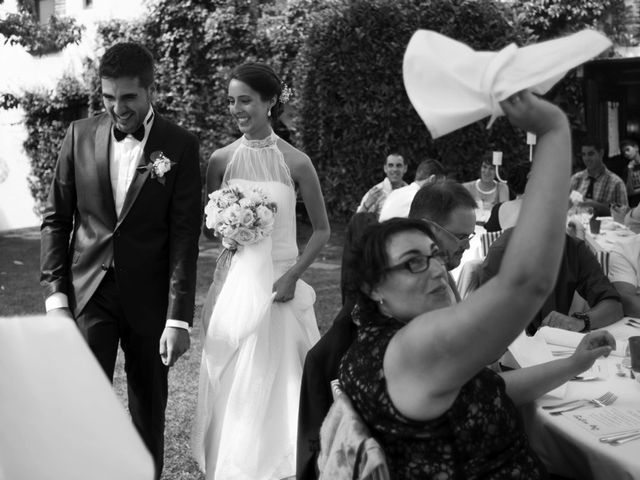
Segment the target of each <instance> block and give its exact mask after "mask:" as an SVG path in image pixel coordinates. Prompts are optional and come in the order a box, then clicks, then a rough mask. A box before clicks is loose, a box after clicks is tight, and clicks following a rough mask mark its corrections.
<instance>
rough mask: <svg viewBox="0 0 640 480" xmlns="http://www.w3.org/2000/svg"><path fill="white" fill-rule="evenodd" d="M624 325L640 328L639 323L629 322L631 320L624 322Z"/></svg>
mask: <svg viewBox="0 0 640 480" xmlns="http://www.w3.org/2000/svg"><path fill="white" fill-rule="evenodd" d="M625 325H628V326H630V327H634V328H640V325H636V324H635V323H631V322H625Z"/></svg>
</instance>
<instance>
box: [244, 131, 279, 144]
mask: <svg viewBox="0 0 640 480" xmlns="http://www.w3.org/2000/svg"><path fill="white" fill-rule="evenodd" d="M277 141H278V136H277V135H276V133H275V132H274V131H273V130H272V131H271V133H270V134H269V136H268V137H265V138H261V139H260V140H249V139H248V138H247V137H246V136H245V135H243V136H242V144H243V145H245V146H247V147H249V148H266V147H272V146H273V145H275V144H276V142H277Z"/></svg>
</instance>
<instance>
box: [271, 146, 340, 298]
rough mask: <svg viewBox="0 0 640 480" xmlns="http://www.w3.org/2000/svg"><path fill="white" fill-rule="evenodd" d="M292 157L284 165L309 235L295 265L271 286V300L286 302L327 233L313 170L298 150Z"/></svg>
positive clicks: (320, 191) (318, 186)
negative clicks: (308, 224) (300, 202)
mask: <svg viewBox="0 0 640 480" xmlns="http://www.w3.org/2000/svg"><path fill="white" fill-rule="evenodd" d="M293 154H294V155H295V158H294V159H292V161H290V162H288V165H289V168H290V170H291V176H292V178H293V180H294V182H296V184H297V185H298V187H299V189H300V194H301V195H302V200H303V201H304V206H305V207H306V209H307V214H308V215H309V220H311V226H312V227H313V233H312V234H311V237H310V238H309V241H308V242H307V245H306V247H305V249H304V251H303V252H302V254H301V255H300V256H299V257H298V261H297V262H296V263H295V265H293V266H292V267H291V268H290V269H289V270H287V271H286V272H285V273H284V274H283V275H282V276H281V277H280V278H279V279H278V280H276V282H275V283H274V285H273V290H274V291H275V292H276V298H275V300H276V301H277V302H286V301H288V300H291V299H292V298H293V295H294V293H295V285H296V281H297V280H298V278H300V276H301V275H302V274H303V273H304V271H305V270H306V269H307V268H309V265H311V263H313V261H314V260H315V258H316V257H317V256H318V254H319V253H320V250H322V247H324V245H325V243H327V241H328V240H329V236H330V234H331V229H330V227H329V219H328V218H327V210H326V209H325V206H324V198H323V196H322V190H321V189H320V181H319V180H318V175H317V173H316V169H315V168H314V167H313V164H312V163H311V160H310V159H309V157H308V156H307V155H305V154H303V153H302V152H300V151H298V150H294V152H293Z"/></svg>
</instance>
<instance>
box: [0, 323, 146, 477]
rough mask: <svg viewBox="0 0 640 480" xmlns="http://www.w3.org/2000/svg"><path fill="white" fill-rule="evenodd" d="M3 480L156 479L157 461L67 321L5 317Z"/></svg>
mask: <svg viewBox="0 0 640 480" xmlns="http://www.w3.org/2000/svg"><path fill="white" fill-rule="evenodd" d="M0 378H1V379H2V388H0V425H2V428H0V478H3V479H5V478H6V479H18V478H24V479H32V478H33V479H36V478H42V479H45V478H46V479H47V480H86V479H88V478H90V479H92V480H112V479H119V480H144V479H149V480H151V479H153V476H154V466H153V461H152V459H151V455H150V454H149V452H148V451H147V449H146V448H145V446H144V444H143V443H142V440H141V439H140V437H139V436H138V434H137V432H136V430H135V428H134V427H133V424H132V423H131V420H130V418H129V417H128V415H127V414H126V413H125V409H124V407H123V405H122V402H121V401H120V400H119V399H118V398H117V396H116V395H115V393H114V392H113V389H112V387H111V384H110V383H109V381H108V380H107V376H106V375H105V374H104V372H103V371H102V369H101V368H100V365H99V364H98V362H97V361H96V359H95V358H94V356H93V354H92V353H91V351H90V350H89V347H87V345H86V343H85V342H84V340H83V339H82V337H81V336H80V333H79V332H78V328H77V327H76V325H75V324H74V323H73V322H72V321H71V320H68V319H66V318H53V317H52V318H50V317H21V318H0Z"/></svg>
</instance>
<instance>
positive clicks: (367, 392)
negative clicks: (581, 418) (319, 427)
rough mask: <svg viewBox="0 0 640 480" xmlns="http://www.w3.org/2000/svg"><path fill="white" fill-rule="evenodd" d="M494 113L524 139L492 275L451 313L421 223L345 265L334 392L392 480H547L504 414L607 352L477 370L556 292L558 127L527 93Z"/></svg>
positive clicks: (382, 239) (563, 171)
mask: <svg viewBox="0 0 640 480" xmlns="http://www.w3.org/2000/svg"><path fill="white" fill-rule="evenodd" d="M501 106H502V108H503V110H504V112H505V113H506V114H507V116H508V117H509V119H510V121H511V122H512V123H513V124H514V125H515V126H517V127H520V128H523V129H525V130H526V131H530V132H533V133H535V134H536V135H537V138H538V144H537V148H536V152H535V160H534V165H533V174H532V177H531V180H530V181H529V185H528V189H529V190H528V193H527V196H526V197H525V200H524V203H523V206H522V211H523V218H527V219H533V218H535V219H537V220H536V221H528V222H526V223H520V224H518V225H517V226H516V228H515V231H514V233H513V241H512V242H511V243H510V244H509V247H508V250H507V252H506V253H505V256H504V261H503V264H502V268H501V270H500V272H499V273H498V275H497V276H496V277H495V278H493V279H492V280H491V281H490V282H488V283H487V284H485V285H484V286H482V287H481V288H480V289H478V290H477V291H475V292H474V293H472V294H471V295H470V296H469V297H467V298H466V299H465V300H463V301H462V302H460V303H458V304H454V302H453V301H452V297H451V295H450V292H449V291H448V282H447V275H446V269H445V266H444V262H443V259H442V255H441V253H440V251H439V250H438V247H437V246H436V243H435V242H434V237H433V236H432V233H431V227H430V226H429V224H428V223H426V222H424V221H420V220H412V219H392V220H388V221H386V222H383V223H381V224H380V225H377V226H372V227H370V229H369V230H368V232H366V234H365V235H363V241H362V244H361V245H360V247H359V249H358V252H357V255H356V258H355V260H354V264H355V265H357V266H359V273H360V281H359V284H360V290H361V295H360V298H359V300H358V304H357V306H356V308H355V309H354V311H353V314H352V316H353V319H354V322H355V323H356V325H357V326H358V333H357V338H356V340H355V341H354V343H353V344H352V346H351V347H350V349H349V351H348V352H347V354H346V355H345V356H344V358H343V360H342V364H341V367H340V375H339V378H340V382H341V384H342V387H343V389H344V391H345V393H346V394H347V395H348V396H349V397H350V398H351V400H352V401H353V404H354V406H355V408H356V410H357V411H358V412H359V413H360V414H361V416H362V417H363V419H364V420H365V422H366V423H367V424H368V425H369V426H370V427H371V430H372V433H373V435H374V437H376V439H377V440H378V441H379V442H380V444H381V445H382V447H383V449H384V450H385V453H386V456H387V462H388V465H389V469H390V473H391V477H392V478H394V479H413V478H420V479H425V478H434V479H435V478H437V479H458V478H465V479H467V478H484V479H488V478H491V479H502V478H509V479H513V478H520V479H522V478H526V479H537V478H546V476H547V474H546V472H545V469H544V467H543V465H542V464H541V462H540V460H539V459H538V458H537V456H536V455H535V453H534V452H533V451H532V450H531V448H530V446H529V443H528V440H527V437H526V434H525V432H524V429H523V426H522V424H521V420H520V418H519V416H518V412H517V410H516V405H519V404H522V403H526V402H529V401H532V400H533V399H535V398H537V397H538V396H540V395H542V394H544V393H545V392H547V391H549V390H551V389H553V388H555V387H557V386H559V385H561V384H562V383H564V382H565V381H567V380H568V379H570V378H571V377H573V376H575V375H576V374H578V373H580V372H582V371H584V370H586V369H588V368H589V367H590V366H591V365H592V364H593V362H594V361H595V359H596V358H598V357H600V356H602V355H608V354H609V352H610V351H611V349H612V347H613V346H614V345H615V341H614V340H613V337H612V336H611V335H609V334H608V333H591V334H589V335H587V336H586V337H585V339H584V340H583V341H582V343H581V344H580V345H579V346H578V348H577V349H576V352H575V354H574V355H572V356H571V357H569V358H565V359H561V360H555V361H553V362H550V363H547V364H545V365H541V366H536V367H531V368H525V369H520V370H514V371H512V372H506V373H502V374H497V373H495V372H493V371H491V370H489V369H487V368H485V366H486V365H488V364H489V363H491V362H493V361H494V360H495V359H496V358H498V357H499V356H500V355H501V354H502V353H503V352H504V351H505V349H506V348H507V346H508V345H509V344H510V343H511V342H512V341H513V340H514V339H515V338H516V336H518V334H519V333H520V332H521V331H522V330H523V329H524V328H525V327H526V325H527V323H528V322H529V319H530V318H531V316H532V315H533V314H534V313H535V312H536V311H537V310H538V309H539V308H540V306H541V303H542V302H543V301H544V299H545V298H546V296H547V295H548V293H549V292H550V290H551V288H552V287H553V284H554V281H555V274H556V271H557V266H558V263H559V260H560V256H561V253H562V245H563V236H564V224H565V211H566V209H565V208H564V207H565V204H566V198H567V195H568V185H569V167H570V163H571V154H570V143H569V142H570V140H569V126H568V122H567V119H566V117H565V115H564V114H563V113H562V111H561V110H560V109H558V108H557V107H555V106H553V105H551V104H550V103H548V102H546V101H543V100H541V99H538V98H537V97H534V96H533V95H531V94H530V93H526V92H525V93H520V94H517V95H515V96H513V97H511V98H509V99H508V100H507V101H505V102H502V103H501Z"/></svg>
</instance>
